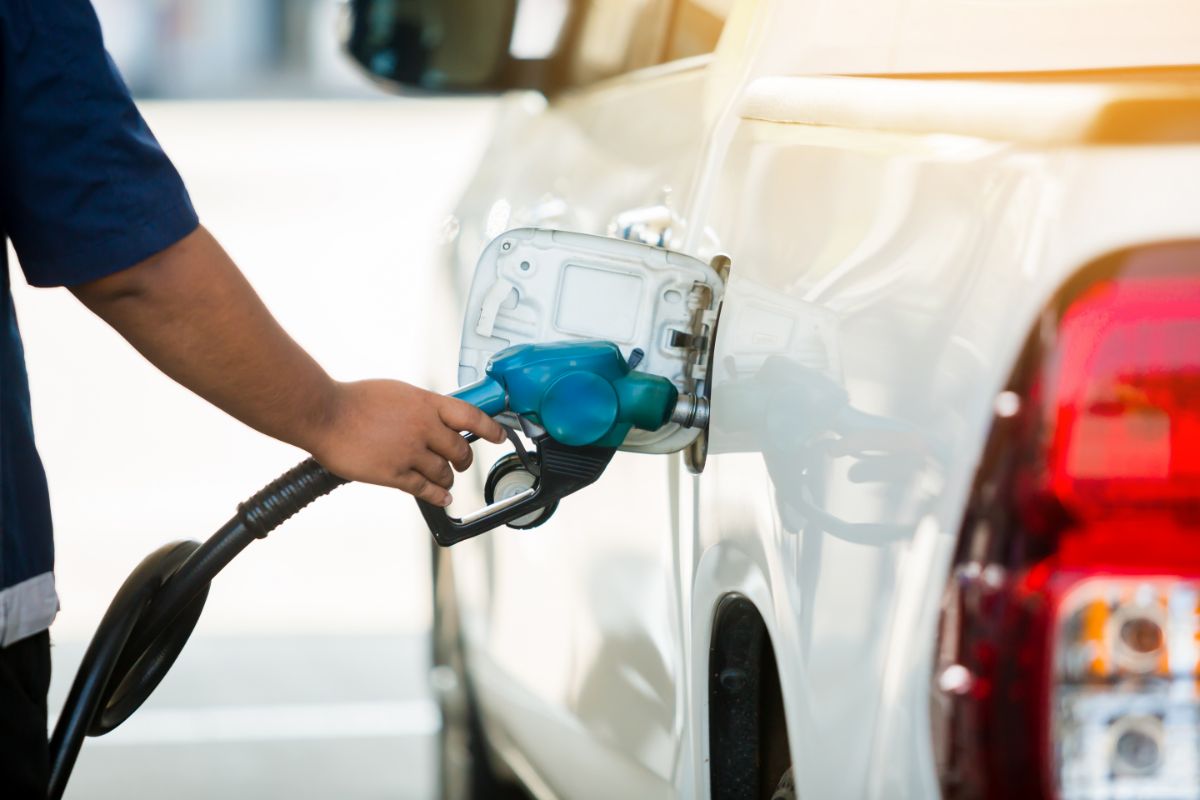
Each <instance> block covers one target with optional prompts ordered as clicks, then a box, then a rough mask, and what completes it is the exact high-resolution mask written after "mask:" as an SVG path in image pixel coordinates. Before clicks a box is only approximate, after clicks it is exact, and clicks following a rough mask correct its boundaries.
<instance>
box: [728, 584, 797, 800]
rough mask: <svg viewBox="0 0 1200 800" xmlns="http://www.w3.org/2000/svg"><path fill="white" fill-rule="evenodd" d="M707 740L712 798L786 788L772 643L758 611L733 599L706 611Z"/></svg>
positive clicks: (766, 796)
mask: <svg viewBox="0 0 1200 800" xmlns="http://www.w3.org/2000/svg"><path fill="white" fill-rule="evenodd" d="M708 739H709V741H708V744H709V780H710V786H711V796H712V798H713V800H758V799H759V798H762V800H770V798H771V797H772V796H775V792H776V789H777V788H778V787H780V786H781V783H790V770H791V751H790V749H789V742H788V732H787V723H786V719H785V713H784V704H783V694H782V686H781V683H780V678H779V668H778V663H777V660H776V658H775V650H774V646H773V645H772V642H771V636H770V633H769V631H768V630H767V625H766V622H765V620H764V619H763V617H762V614H760V613H759V611H758V608H757V607H756V606H755V605H754V603H753V602H751V601H750V600H749V599H748V598H747V597H745V596H744V595H740V594H727V595H725V596H724V597H722V598H721V600H720V601H719V602H718V603H717V606H716V610H715V611H714V614H713V626H712V638H711V640H710V643H709V656H708ZM785 773H786V774H787V779H785V777H784V776H785Z"/></svg>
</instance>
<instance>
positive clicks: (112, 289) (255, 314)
mask: <svg viewBox="0 0 1200 800" xmlns="http://www.w3.org/2000/svg"><path fill="white" fill-rule="evenodd" d="M72 291H73V292H74V293H75V295H76V297H78V298H79V299H80V300H81V301H82V302H83V303H84V304H85V305H86V306H87V307H88V308H90V309H91V310H92V311H93V312H95V313H96V314H97V315H98V316H100V317H101V318H102V319H104V320H105V321H106V322H108V323H109V324H110V325H111V326H112V327H113V328H115V329H116V330H117V331H118V332H119V333H120V334H121V335H122V336H124V337H125V339H127V340H128V341H129V342H130V344H132V345H133V346H134V347H135V348H137V350H138V351H139V352H141V353H142V355H144V356H145V357H146V358H147V359H148V360H149V361H150V362H151V363H153V364H154V365H155V366H157V367H158V368H159V369H160V370H162V371H163V372H164V373H166V374H167V375H168V376H170V377H171V378H173V379H174V380H176V381H178V382H179V383H180V384H182V385H183V386H185V387H187V388H188V389H191V390H192V391H193V392H195V393H196V394H198V395H200V396H201V397H203V398H204V399H206V400H208V401H209V402H211V403H212V404H213V405H216V406H217V407H219V408H221V409H223V410H224V411H226V412H227V413H229V414H230V415H232V416H234V417H236V418H237V419H239V420H241V421H242V422H244V423H246V424H247V425H249V426H251V427H252V428H255V429H257V430H259V431H261V432H263V433H265V434H267V435H269V436H272V437H275V438H277V439H281V440H282V441H285V442H289V443H291V444H294V445H296V446H298V447H301V448H304V449H306V450H310V451H311V450H312V449H313V443H314V441H315V439H314V435H315V434H316V432H318V431H319V430H320V429H321V428H322V427H323V426H324V425H325V424H326V423H327V422H328V421H329V420H330V418H331V416H332V415H333V413H334V409H333V407H334V405H335V403H336V396H337V384H336V383H335V382H334V381H333V380H332V379H330V377H329V376H328V375H327V374H326V373H325V371H324V370H323V369H321V367H320V365H318V364H317V363H316V361H314V360H313V359H312V358H311V357H310V356H309V355H308V354H307V353H306V352H305V351H304V350H303V349H302V348H301V347H300V346H299V345H297V344H296V342H295V341H294V340H293V339H292V338H291V337H290V336H288V334H287V332H286V331H284V330H283V328H282V327H280V325H279V323H278V322H276V321H275V319H274V317H272V316H271V313H270V312H269V311H268V310H267V308H266V306H264V305H263V303H262V301H261V300H260V299H259V297H258V295H257V294H256V293H255V292H254V289H253V288H252V287H251V286H250V284H249V283H248V282H247V281H246V279H245V277H244V276H243V275H242V273H241V272H240V271H239V270H238V268H237V266H236V265H235V264H234V263H233V261H232V260H231V259H230V258H229V256H228V255H227V254H226V253H225V251H224V250H223V249H222V248H221V246H220V244H218V243H217V241H216V240H215V239H214V238H213V237H212V236H211V235H210V234H209V233H208V232H207V231H206V230H204V229H203V228H200V229H198V230H197V231H196V232H194V233H192V234H191V235H189V236H188V237H186V238H184V239H183V240H181V241H180V242H178V243H177V244H175V245H174V246H172V247H170V248H168V249H167V250H165V251H163V252H162V253H159V254H157V255H156V256H153V257H152V258H150V259H147V260H146V261H143V262H142V263H140V264H137V265H136V266H133V267H131V268H129V269H127V270H124V271H122V272H119V273H116V274H114V275H111V276H108V277H106V278H101V279H100V280H97V281H92V282H89V283H86V284H81V285H78V286H75V287H72Z"/></svg>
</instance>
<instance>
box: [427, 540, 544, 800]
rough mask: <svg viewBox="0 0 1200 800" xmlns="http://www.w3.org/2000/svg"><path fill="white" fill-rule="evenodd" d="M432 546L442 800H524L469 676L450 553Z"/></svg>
mask: <svg viewBox="0 0 1200 800" xmlns="http://www.w3.org/2000/svg"><path fill="white" fill-rule="evenodd" d="M431 546H432V547H433V637H432V638H433V669H432V670H431V672H430V683H431V684H432V686H433V691H434V697H435V699H436V701H437V704H438V707H439V708H440V709H441V712H442V727H441V729H440V731H439V732H438V743H437V744H438V753H437V764H438V795H437V796H438V797H440V798H442V799H443V800H485V799H486V800H492V798H495V800H525V799H526V798H527V797H528V795H527V794H526V793H525V792H524V791H523V790H522V789H521V788H520V787H519V786H516V785H514V784H513V783H511V782H509V781H506V780H503V779H502V778H501V777H500V776H499V775H497V773H496V771H495V770H494V769H493V767H492V756H491V753H490V752H489V749H488V745H487V737H486V734H485V733H484V728H483V724H482V721H481V720H480V717H479V710H478V706H477V704H476V702H475V697H474V693H473V692H472V690H471V684H470V681H469V679H468V676H467V671H466V661H465V658H464V654H463V647H462V634H461V631H460V627H459V618H458V609H457V605H456V601H455V596H454V573H453V570H452V568H451V561H450V554H449V552H448V551H447V550H446V549H444V548H441V547H438V546H437V545H436V544H432V543H431Z"/></svg>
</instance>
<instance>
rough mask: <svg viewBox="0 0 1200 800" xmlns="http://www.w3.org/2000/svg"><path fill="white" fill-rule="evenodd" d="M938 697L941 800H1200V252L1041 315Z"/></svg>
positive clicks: (1137, 271) (1186, 252) (1183, 253)
mask: <svg viewBox="0 0 1200 800" xmlns="http://www.w3.org/2000/svg"><path fill="white" fill-rule="evenodd" d="M931 698H932V712H933V713H932V721H933V736H934V744H935V753H936V756H937V760H938V768H939V772H940V778H941V782H942V789H943V793H944V794H945V796H946V797H948V798H994V797H1021V798H1038V797H1046V798H1061V799H1062V800H1076V798H1079V799H1081V800H1082V799H1084V798H1087V799H1088V800H1091V799H1092V798H1097V799H1098V798H1124V797H1129V798H1135V797H1136V798H1185V797H1188V798H1190V797H1198V798H1200V242H1183V243H1172V244H1164V245H1158V246H1153V247H1146V248H1139V249H1137V250H1131V251H1126V252H1122V253H1119V254H1116V255H1114V256H1112V257H1109V258H1106V259H1104V260H1103V261H1101V262H1099V263H1097V264H1094V265H1093V266H1092V267H1089V268H1088V269H1087V270H1084V271H1083V272H1082V273H1080V276H1079V279H1078V280H1076V281H1074V282H1073V283H1072V285H1071V286H1070V287H1068V289H1067V290H1065V291H1064V292H1063V294H1062V295H1061V297H1060V298H1058V300H1057V301H1056V302H1055V304H1054V307H1052V308H1051V309H1049V310H1048V311H1047V312H1046V314H1045V315H1044V317H1043V319H1042V320H1041V323H1040V325H1039V329H1038V330H1037V331H1036V332H1035V334H1034V336H1033V337H1032V338H1031V341H1030V344H1029V346H1028V347H1027V348H1026V350H1025V354H1024V356H1023V358H1022V363H1021V365H1020V366H1019V367H1018V370H1017V373H1016V375H1014V378H1013V380H1012V382H1011V384H1010V386H1009V388H1008V390H1007V391H1005V392H1004V393H1003V394H1002V395H1001V396H1000V397H999V398H998V400H997V416H996V422H995V426H994V428H993V432H992V436H991V439H990V441H989V444H988V447H987V451H986V454H985V458H984V462H983V466H982V467H981V470H980V473H979V476H978V479H977V481H976V485H975V489H974V492H973V495H972V500H971V503H970V507H969V509H968V513H967V516H966V519H965V521H964V527H963V530H962V534H961V536H960V539H959V543H958V549H957V553H956V556H955V564H954V568H953V571H952V573H951V576H950V579H949V582H948V585H947V588H946V592H945V595H944V598H943V607H942V618H941V623H940V629H939V637H938V649H937V653H936V659H935V670H934V675H933V686H932V691H931Z"/></svg>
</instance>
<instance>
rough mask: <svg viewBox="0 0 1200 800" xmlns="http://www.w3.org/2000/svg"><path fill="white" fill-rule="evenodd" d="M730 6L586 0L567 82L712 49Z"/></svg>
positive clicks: (724, 1) (704, 0)
mask: <svg viewBox="0 0 1200 800" xmlns="http://www.w3.org/2000/svg"><path fill="white" fill-rule="evenodd" d="M732 5H733V0H585V2H583V3H581V4H580V6H579V11H578V12H577V13H578V17H577V22H576V27H575V36H574V48H573V53H572V57H571V64H570V70H569V72H570V79H571V83H573V84H575V85H582V84H587V83H591V82H592V81H596V80H600V79H602V78H610V77H613V76H615V75H620V74H622V73H625V72H631V71H633V70H636V69H642V68H645V67H652V66H654V65H656V64H662V63H665V62H667V61H675V60H676V59H680V58H687V57H688V56H695V55H701V54H703V53H711V52H712V51H713V49H714V48H715V47H716V45H717V39H718V38H720V35H721V28H722V27H723V26H724V24H725V18H726V16H728V14H729V9H730V7H731V6H732Z"/></svg>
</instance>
